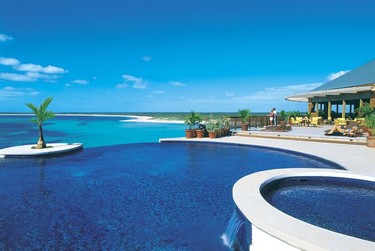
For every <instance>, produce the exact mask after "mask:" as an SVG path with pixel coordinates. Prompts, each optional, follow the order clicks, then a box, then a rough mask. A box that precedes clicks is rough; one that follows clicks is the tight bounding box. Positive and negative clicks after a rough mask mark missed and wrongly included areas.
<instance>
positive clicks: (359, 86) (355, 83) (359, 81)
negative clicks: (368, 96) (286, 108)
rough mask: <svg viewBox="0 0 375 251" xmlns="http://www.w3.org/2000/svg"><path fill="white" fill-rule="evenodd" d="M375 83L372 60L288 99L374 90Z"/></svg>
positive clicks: (374, 65) (303, 100)
mask: <svg viewBox="0 0 375 251" xmlns="http://www.w3.org/2000/svg"><path fill="white" fill-rule="evenodd" d="M374 84H375V60H372V61H370V62H368V63H367V64H364V65H362V66H360V67H358V68H355V69H354V70H351V71H349V72H348V73H346V74H344V75H342V76H340V77H338V78H336V79H334V80H331V81H329V82H328V83H326V84H324V85H322V86H319V87H318V88H316V89H314V90H312V91H310V92H307V93H302V94H297V95H293V96H289V97H287V98H286V100H289V101H301V102H307V100H308V98H312V97H322V96H327V95H340V94H343V93H358V92H363V91H370V90H371V91H374V86H373V85H374Z"/></svg>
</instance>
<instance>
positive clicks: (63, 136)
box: [0, 116, 186, 148]
mask: <svg viewBox="0 0 375 251" xmlns="http://www.w3.org/2000/svg"><path fill="white" fill-rule="evenodd" d="M30 118H31V116H0V132H1V134H0V148H4V147H9V146H15V145H22V144H33V143H36V142H37V141H38V128H37V126H36V124H35V123H32V122H30ZM126 119H129V118H124V117H96V116H95V117H92V116H73V117H71V116H69V117H67V116H57V117H55V118H53V119H51V120H47V121H46V123H45V125H44V127H43V129H44V139H45V140H46V142H47V144H48V143H52V142H66V143H74V142H80V143H83V144H84V147H85V148H87V147H97V146H110V145H117V144H129V143H140V142H158V140H159V138H168V137H182V136H184V135H185V131H184V130H185V128H186V125H184V124H169V123H137V122H122V121H121V120H126Z"/></svg>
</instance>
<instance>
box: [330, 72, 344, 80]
mask: <svg viewBox="0 0 375 251" xmlns="http://www.w3.org/2000/svg"><path fill="white" fill-rule="evenodd" d="M348 72H349V71H339V72H336V73H331V74H329V76H328V77H327V79H328V80H329V81H332V80H334V79H336V78H338V77H340V76H342V75H344V74H346V73H348Z"/></svg>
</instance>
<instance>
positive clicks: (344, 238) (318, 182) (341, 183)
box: [233, 169, 375, 250]
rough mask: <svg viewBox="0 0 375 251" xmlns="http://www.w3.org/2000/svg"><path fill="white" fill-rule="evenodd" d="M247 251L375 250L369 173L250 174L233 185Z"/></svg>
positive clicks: (373, 186) (374, 192)
mask: <svg viewBox="0 0 375 251" xmlns="http://www.w3.org/2000/svg"><path fill="white" fill-rule="evenodd" d="M233 197H234V200H235V202H236V205H237V207H238V208H239V210H240V211H241V212H242V213H243V214H244V215H245V216H246V218H247V219H248V220H249V221H250V222H251V225H252V230H251V235H252V244H251V246H250V250H259V249H263V250H264V249H266V250H268V249H269V250H276V249H278V250H375V215H374V213H373V212H374V207H375V177H371V176H364V175H358V174H354V173H351V172H348V171H340V170H318V171H317V170H316V169H298V170H296V169H294V170H291V169H279V170H270V171H264V172H259V173H255V174H252V175H249V176H246V177H244V178H242V179H241V180H239V181H238V182H237V183H236V184H235V186H234V189H233Z"/></svg>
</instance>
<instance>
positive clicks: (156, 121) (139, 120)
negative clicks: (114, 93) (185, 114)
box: [120, 116, 184, 124]
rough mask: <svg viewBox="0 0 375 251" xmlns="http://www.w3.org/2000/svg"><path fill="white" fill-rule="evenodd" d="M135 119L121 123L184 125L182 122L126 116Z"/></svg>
mask: <svg viewBox="0 0 375 251" xmlns="http://www.w3.org/2000/svg"><path fill="white" fill-rule="evenodd" d="M126 117H131V118H133V119H127V120H120V121H121V122H141V123H165V124H183V123H184V121H182V120H164V119H154V118H153V117H148V116H126Z"/></svg>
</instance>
